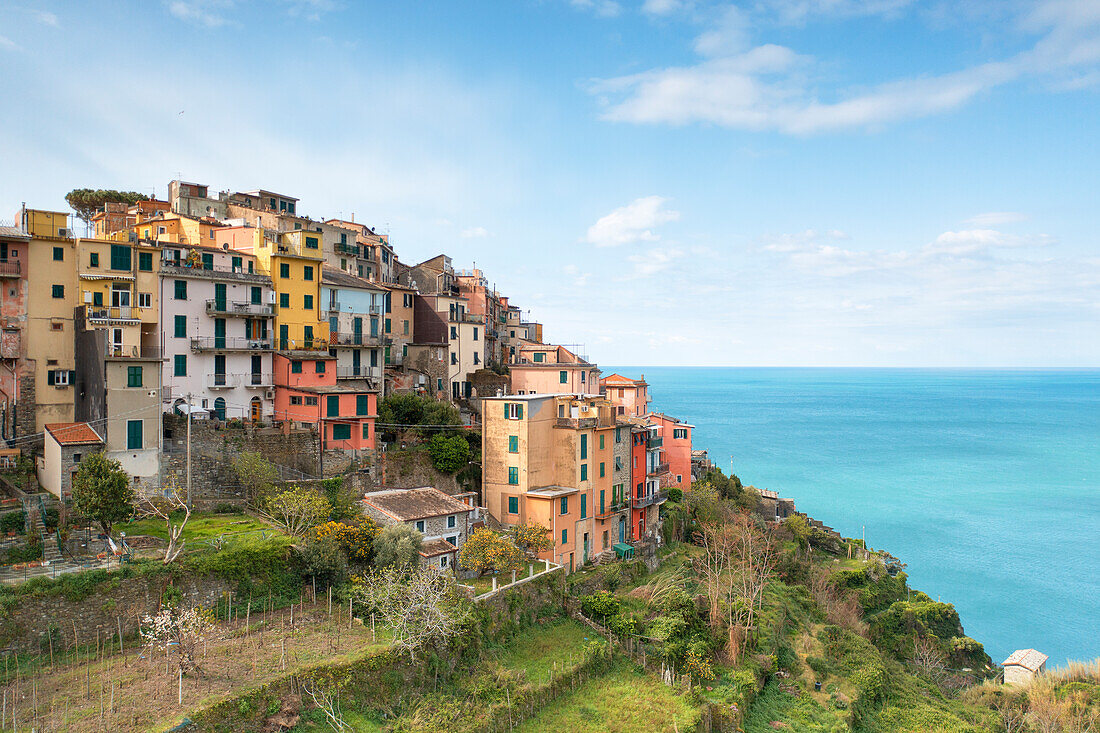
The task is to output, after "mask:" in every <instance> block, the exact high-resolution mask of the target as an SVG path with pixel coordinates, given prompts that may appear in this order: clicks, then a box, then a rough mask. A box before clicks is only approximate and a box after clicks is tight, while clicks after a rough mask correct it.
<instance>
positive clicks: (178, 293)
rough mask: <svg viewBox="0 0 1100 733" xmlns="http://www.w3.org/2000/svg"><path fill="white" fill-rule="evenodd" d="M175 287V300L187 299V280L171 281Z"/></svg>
mask: <svg viewBox="0 0 1100 733" xmlns="http://www.w3.org/2000/svg"><path fill="white" fill-rule="evenodd" d="M173 287H174V289H175V292H174V295H175V299H176V300H187V281H186V280H176V281H175V282H174V283H173Z"/></svg>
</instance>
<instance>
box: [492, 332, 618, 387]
mask: <svg viewBox="0 0 1100 733" xmlns="http://www.w3.org/2000/svg"><path fill="white" fill-rule="evenodd" d="M510 371H511V379H512V392H513V393H514V394H517V395H530V394H561V393H573V394H587V395H594V394H596V393H597V392H599V389H600V379H599V377H600V370H599V368H598V367H597V366H596V365H595V364H592V363H591V362H589V361H588V360H587V359H585V358H583V357H581V356H578V355H577V354H574V353H573V352H572V351H570V350H569V349H567V348H565V347H564V346H552V345H544V344H526V343H525V344H521V345H520V346H519V347H518V349H517V361H516V362H515V363H513V364H512V365H511V367H510Z"/></svg>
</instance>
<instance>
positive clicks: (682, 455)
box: [646, 412, 695, 491]
mask: <svg viewBox="0 0 1100 733" xmlns="http://www.w3.org/2000/svg"><path fill="white" fill-rule="evenodd" d="M646 419H647V420H649V421H650V423H652V424H655V425H657V434H658V435H659V436H660V438H661V443H662V446H661V452H662V455H661V460H660V461H658V463H662V462H664V463H667V464H668V478H667V480H666V482H665V483H663V484H661V488H672V487H675V488H678V489H683V490H685V491H686V490H688V489H690V488H691V432H692V431H693V430H694V429H695V426H694V425H689V424H688V423H686V422H684V421H683V420H679V419H677V418H675V417H669V416H668V415H665V414H664V413H662V412H651V413H649V414H647V415H646Z"/></svg>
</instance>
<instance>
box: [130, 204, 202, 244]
mask: <svg viewBox="0 0 1100 733" xmlns="http://www.w3.org/2000/svg"><path fill="white" fill-rule="evenodd" d="M221 228H222V225H220V224H216V223H213V222H210V221H206V220H204V219H195V218H193V217H190V216H183V215H181V214H174V213H171V212H164V211H161V212H158V213H156V214H154V215H153V216H151V217H149V218H147V219H144V220H142V221H139V222H138V223H137V224H135V225H134V226H133V227H131V228H130V229H129V230H126V231H122V232H119V233H118V235H119V236H118V238H124V237H126V236H128V233H129V232H134V234H135V235H136V237H137V239H144V240H148V241H152V242H171V243H172V244H190V245H201V246H204V247H215V246H217V239H218V235H217V233H218V230H219V229H221Z"/></svg>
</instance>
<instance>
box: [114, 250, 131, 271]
mask: <svg viewBox="0 0 1100 733" xmlns="http://www.w3.org/2000/svg"><path fill="white" fill-rule="evenodd" d="M131 264H132V260H131V259H130V248H129V247H127V246H125V245H121V244H112V245H111V269H112V270H129V269H130V268H131Z"/></svg>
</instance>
